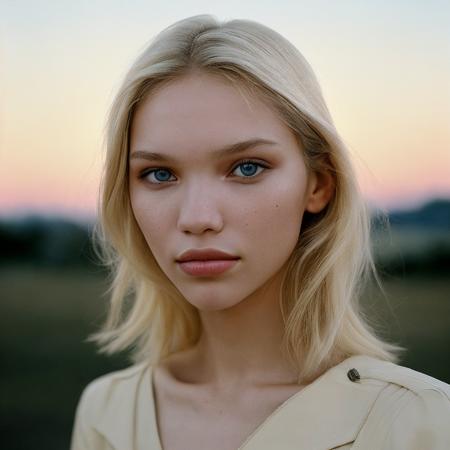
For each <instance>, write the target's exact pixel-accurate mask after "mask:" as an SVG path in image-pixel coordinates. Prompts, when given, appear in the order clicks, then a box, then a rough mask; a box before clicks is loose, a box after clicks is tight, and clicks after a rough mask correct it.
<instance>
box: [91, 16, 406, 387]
mask: <svg viewBox="0 0 450 450" xmlns="http://www.w3.org/2000/svg"><path fill="white" fill-rule="evenodd" d="M192 71H203V72H206V73H209V74H213V75H219V76H222V77H225V78H226V79H228V80H230V81H232V82H233V83H234V85H235V86H236V87H237V88H238V89H240V90H242V89H243V90H244V91H245V92H247V93H250V94H251V95H252V94H253V95H259V97H260V98H261V99H263V100H264V101H268V102H269V103H270V104H271V105H272V107H273V108H275V109H276V110H277V111H278V112H279V115H280V118H281V119H282V120H283V121H284V122H285V123H286V124H287V125H288V126H289V128H290V129H291V130H292V131H293V132H294V134H295V136H296V137H297V139H298V142H299V148H303V151H304V156H305V160H306V164H307V166H308V168H309V169H310V170H314V171H317V172H323V171H328V172H330V173H331V174H332V175H333V177H334V182H335V192H334V195H333V198H332V199H331V200H330V202H329V204H328V205H327V207H326V208H325V209H324V210H323V211H321V212H320V213H319V214H308V213H305V216H304V218H303V223H302V229H301V230H299V239H298V243H297V245H296V247H295V249H294V251H293V252H292V255H291V256H290V258H289V260H288V261H287V265H286V272H285V276H284V279H283V283H282V287H281V289H280V308H281V311H282V315H283V319H284V323H285V337H284V340H283V343H282V348H281V351H282V352H283V354H284V355H285V356H286V358H287V359H288V360H289V361H290V362H291V363H292V364H294V366H295V367H296V368H297V370H298V379H299V383H300V381H301V380H306V379H309V378H312V377H314V376H316V375H317V374H318V373H320V372H322V371H324V370H326V369H327V368H329V367H331V366H333V365H334V364H336V363H338V362H340V361H341V360H343V359H344V358H346V357H349V356H352V355H357V354H366V355H370V356H373V357H377V358H380V359H384V360H389V361H392V362H396V361H397V358H398V357H397V355H396V353H398V352H400V351H402V350H403V348H401V347H399V346H397V345H394V344H390V343H387V342H384V341H382V340H381V339H380V338H379V337H377V336H376V334H375V332H374V329H373V328H372V325H369V321H368V319H367V318H366V317H364V315H363V313H362V311H361V308H360V306H359V299H360V296H361V292H362V287H363V286H364V283H365V281H367V279H368V276H370V275H371V274H372V275H374V276H375V279H376V280H377V281H378V278H377V276H376V271H375V266H374V263H373V259H372V254H371V243H370V219H369V213H368V211H367V209H366V206H365V204H364V202H363V200H362V196H361V193H360V191H359V187H358V185H357V182H356V178H355V174H354V170H353V168H352V165H351V163H350V161H349V156H348V150H347V149H346V146H345V145H344V143H343V141H342V140H341V138H340V137H339V135H338V132H337V131H336V128H335V126H334V124H333V121H332V118H331V116H330V113H329V111H328V109H327V106H326V104H325V101H324V99H323V96H322V92H321V89H320V86H319V84H318V82H317V79H316V77H315V75H314V73H313V71H312V69H311V67H310V65H309V64H308V62H307V61H306V60H305V58H304V57H303V56H302V55H301V53H300V52H299V51H298V50H297V49H296V48H295V47H294V46H293V45H292V44H291V43H290V42H289V41H288V40H286V39H285V38H284V37H282V36H281V35H280V34H278V33H277V32H275V31H273V30H272V29H270V28H268V27H266V26H264V25H261V24H259V23H257V22H254V21H249V20H231V21H228V22H223V23H220V22H219V21H217V20H216V19H215V18H214V17H213V16H210V15H198V16H194V17H190V18H187V19H184V20H181V21H178V22H176V23H174V24H173V25H171V26H169V27H168V28H166V29H165V30H163V31H162V32H161V33H159V34H158V35H157V36H156V37H155V38H154V40H153V41H152V42H151V43H150V45H149V46H148V47H147V48H146V49H145V50H144V51H143V53H142V54H141V55H140V56H139V57H138V58H137V60H136V61H135V62H134V64H133V65H132V66H131V68H130V69H129V71H128V73H127V74H126V76H125V78H124V81H123V83H122V85H121V87H120V88H119V91H118V93H117V95H116V97H115V99H114V101H113V104H112V106H111V110H110V112H109V116H108V122H107V130H106V131H107V132H106V161H105V165H104V172H103V174H102V175H103V176H102V182H101V186H100V203H99V222H98V223H97V226H96V227H95V230H94V236H93V237H94V239H95V243H96V245H97V250H98V256H99V257H101V259H102V262H103V263H104V264H105V265H106V266H107V267H109V268H110V270H111V272H110V277H111V278H110V288H109V290H108V293H109V294H110V308H109V312H108V316H107V319H106V322H105V323H104V325H103V327H102V329H101V330H100V331H98V332H97V333H95V334H93V335H92V336H90V338H89V340H93V341H95V342H97V343H98V344H99V345H100V350H101V351H102V352H105V353H108V354H112V353H115V352H118V351H121V350H124V349H128V348H132V360H133V361H134V362H136V363H137V362H140V361H143V360H149V361H150V362H151V363H152V364H157V363H158V362H159V361H161V360H162V359H164V358H165V357H167V356H168V355H170V354H172V353H174V352H178V351H181V350H184V349H187V348H189V347H191V346H192V345H194V344H195V343H196V342H197V340H198V338H199V337H200V334H201V323H200V318H199V312H198V310H197V309H196V308H195V307H193V306H192V305H191V304H190V303H189V302H187V301H186V299H184V298H183V296H182V295H181V294H180V292H179V291H178V290H177V289H176V288H175V286H174V285H173V284H172V283H171V282H170V281H169V280H168V278H167V277H166V275H165V274H164V273H163V272H162V271H161V269H160V268H159V266H158V264H157V263H156V260H155V259H154V257H153V255H152V253H151V251H150V249H149V247H148V244H147V243H146V241H145V239H144V237H143V235H142V233H141V230H140V228H139V226H138V224H137V222H136V220H135V218H134V215H133V211H132V208H131V204H130V198H129V191H128V189H129V186H128V151H129V149H128V146H129V128H130V123H131V120H132V118H133V113H134V111H135V109H136V106H137V105H138V104H139V102H141V101H142V100H143V99H144V98H146V97H147V96H148V95H151V93H152V91H153V90H154V89H156V88H157V87H159V86H161V85H164V84H165V83H169V82H170V81H171V80H174V79H176V78H179V77H182V76H184V75H186V74H188V73H191V72H192Z"/></svg>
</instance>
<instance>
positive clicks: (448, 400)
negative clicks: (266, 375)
mask: <svg viewBox="0 0 450 450" xmlns="http://www.w3.org/2000/svg"><path fill="white" fill-rule="evenodd" d="M154 399H155V397H154V385H153V377H152V366H151V365H149V364H148V363H141V364H139V365H134V366H131V367H129V368H127V369H124V370H119V371H116V372H112V373H109V374H107V375H104V376H102V377H100V378H97V379H95V380H94V381H92V382H91V383H89V384H88V385H87V387H86V388H85V389H84V391H83V393H82V395H81V398H80V400H79V403H78V406H77V410H76V414H75V422H74V427H73V432H72V441H71V450H94V449H95V450H112V449H114V450H163V449H162V445H161V441H160V438H159V435H158V426H157V419H156V410H155V403H154ZM336 448H339V449H340V450H344V449H352V450H379V449H383V450H394V449H395V450H438V449H439V450H449V449H450V385H448V384H447V383H444V382H442V381H439V380H437V379H435V378H433V377H430V376H428V375H425V374H423V373H420V372H417V371H415V370H412V369H409V368H407V367H402V366H399V365H396V364H392V363H389V362H385V361H380V360H378V359H375V358H372V357H369V356H364V355H358V356H352V357H350V358H348V359H346V360H345V361H343V362H341V363H340V364H338V365H337V366H335V367H332V368H331V369H329V370H328V371H327V372H325V373H324V374H323V375H321V376H320V377H319V378H317V379H316V380H315V381H313V382H312V383H311V384H309V385H307V386H306V387H305V388H303V389H301V390H300V391H299V392H297V393H295V394H294V395H292V396H291V397H289V398H288V399H287V400H286V401H285V402H283V403H282V404H281V405H280V406H279V407H278V408H277V409H276V410H275V411H274V412H272V413H271V414H270V415H269V416H268V417H267V418H266V419H265V420H264V421H263V422H262V423H261V424H260V425H259V426H258V427H257V428H256V429H255V430H254V431H253V432H252V433H251V435H250V436H249V437H248V438H247V439H246V441H245V442H244V443H243V444H242V445H241V446H240V447H239V449H237V450H294V449H296V450H301V449H304V450H329V449H336ZM186 450H190V449H186ZM196 450H209V449H196ZM211 450H214V449H211Z"/></svg>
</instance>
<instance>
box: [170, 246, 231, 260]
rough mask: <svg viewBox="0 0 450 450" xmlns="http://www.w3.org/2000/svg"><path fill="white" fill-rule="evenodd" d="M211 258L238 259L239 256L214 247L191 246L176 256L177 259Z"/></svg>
mask: <svg viewBox="0 0 450 450" xmlns="http://www.w3.org/2000/svg"><path fill="white" fill-rule="evenodd" d="M212 259H213V260H220V259H239V256H235V255H230V254H229V253H226V252H224V251H222V250H217V249H215V248H203V249H196V248H191V249H189V250H186V251H185V252H183V253H182V254H181V255H180V256H179V257H178V258H177V261H207V260H212Z"/></svg>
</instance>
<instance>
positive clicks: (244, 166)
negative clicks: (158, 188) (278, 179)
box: [139, 159, 268, 184]
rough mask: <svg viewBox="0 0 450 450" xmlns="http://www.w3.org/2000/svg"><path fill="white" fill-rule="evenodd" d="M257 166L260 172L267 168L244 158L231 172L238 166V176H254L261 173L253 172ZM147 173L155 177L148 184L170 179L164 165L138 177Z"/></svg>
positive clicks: (145, 177) (146, 174)
mask: <svg viewBox="0 0 450 450" xmlns="http://www.w3.org/2000/svg"><path fill="white" fill-rule="evenodd" d="M258 167H259V168H262V169H263V170H262V171H261V172H263V171H264V170H265V169H267V168H268V166H266V165H265V164H262V163H261V162H258V161H254V160H250V159H246V160H242V161H240V162H239V163H238V164H236V165H235V166H234V168H233V170H232V172H235V171H236V170H237V169H238V168H240V170H241V173H243V175H244V176H238V178H243V179H248V178H255V177H256V176H258V175H259V173H261V172H259V173H255V168H256V171H257V168H258ZM161 174H162V175H161ZM149 175H153V176H154V177H155V179H156V181H150V180H148V182H149V183H150V184H166V183H167V182H168V181H171V180H170V170H169V169H166V168H165V167H158V168H155V169H149V170H146V171H144V172H142V173H141V174H140V175H139V178H142V179H147V176H149Z"/></svg>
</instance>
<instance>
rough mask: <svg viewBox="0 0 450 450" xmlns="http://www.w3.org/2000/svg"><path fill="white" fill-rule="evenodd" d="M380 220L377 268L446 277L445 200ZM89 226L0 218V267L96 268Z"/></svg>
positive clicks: (449, 215)
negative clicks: (437, 272) (436, 273)
mask: <svg viewBox="0 0 450 450" xmlns="http://www.w3.org/2000/svg"><path fill="white" fill-rule="evenodd" d="M385 219H386V216H384V215H383V214H380V213H379V212H376V211H375V212H374V213H373V217H372V222H373V232H374V242H375V256H376V258H377V261H378V262H379V263H381V264H382V265H383V266H387V267H391V268H396V269H395V270H397V268H398V267H401V268H402V270H404V269H405V267H406V269H408V268H409V269H410V270H413V268H414V270H424V268H425V269H426V270H447V269H448V270H449V272H450V200H447V199H435V200H432V201H430V202H428V203H426V204H424V205H423V206H421V207H419V208H416V209H411V210H404V211H391V212H389V213H388V216H387V219H388V222H389V225H390V227H388V226H387V225H386V220H385ZM92 226H93V224H92V223H85V224H82V223H78V222H74V221H71V220H70V219H67V218H63V217H60V218H58V217H45V216H39V215H30V216H25V217H23V218H20V219H17V218H3V219H1V218H0V248H1V252H0V266H1V265H7V264H11V263H27V264H39V265H50V266H57V267H75V266H79V267H89V266H90V267H97V268H98V269H101V266H100V265H99V264H98V262H97V259H96V256H95V253H94V251H93V248H92V243H91V239H90V236H91V232H92ZM399 261H400V262H401V263H399ZM408 264H409V266H408ZM409 269H408V270H409Z"/></svg>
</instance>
